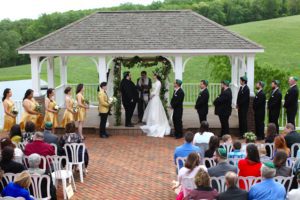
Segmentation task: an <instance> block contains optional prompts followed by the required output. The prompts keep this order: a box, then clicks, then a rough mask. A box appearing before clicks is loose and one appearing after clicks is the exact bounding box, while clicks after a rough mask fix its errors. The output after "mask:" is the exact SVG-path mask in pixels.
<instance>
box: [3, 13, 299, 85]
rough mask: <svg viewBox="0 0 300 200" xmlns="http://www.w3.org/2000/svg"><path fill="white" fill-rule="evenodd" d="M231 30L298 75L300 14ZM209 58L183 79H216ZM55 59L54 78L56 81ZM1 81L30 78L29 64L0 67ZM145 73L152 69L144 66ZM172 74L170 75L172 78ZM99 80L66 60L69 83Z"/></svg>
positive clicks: (79, 62) (263, 57) (82, 62)
mask: <svg viewBox="0 0 300 200" xmlns="http://www.w3.org/2000/svg"><path fill="white" fill-rule="evenodd" d="M228 28H229V29H230V30H232V31H234V32H237V33H239V34H241V35H242V36H245V37H247V38H249V39H251V40H253V41H255V42H257V43H259V44H261V45H262V46H263V47H264V48H265V53H260V54H258V55H257V56H256V59H257V60H259V62H269V63H271V64H273V65H275V66H276V67H280V68H286V70H291V72H292V73H294V74H295V75H298V76H300V37H299V36H300V15H298V16H292V17H284V18H278V19H272V20H266V21H258V22H251V23H245V24H240V25H234V26H229V27H228ZM207 60H208V57H194V58H192V59H191V60H190V61H189V62H188V64H187V66H186V69H185V72H184V78H183V79H184V82H186V83H187V82H189V83H195V82H199V80H201V79H208V80H209V82H219V81H220V80H213V79H212V78H211V77H210V74H211V70H210V69H209V68H207ZM58 64H59V63H58V60H56V61H55V81H56V85H57V84H58V83H59V68H58V66H59V65H58ZM141 70H142V69H132V70H131V71H132V74H133V79H134V80H136V78H137V77H138V74H139V71H141ZM0 71H1V73H0V81H5V80H18V79H29V78H30V77H31V75H30V66H29V65H22V66H16V67H9V68H1V69H0ZM147 71H148V72H151V71H153V69H147ZM41 77H42V79H44V80H47V73H46V66H45V65H44V66H43V68H42V72H41ZM173 77H174V75H173V74H172V75H171V77H170V78H171V80H173ZM97 80H98V75H97V70H96V66H95V64H94V63H93V62H92V61H91V60H90V59H89V58H87V57H70V58H69V60H68V82H69V83H79V82H82V83H96V82H97Z"/></svg>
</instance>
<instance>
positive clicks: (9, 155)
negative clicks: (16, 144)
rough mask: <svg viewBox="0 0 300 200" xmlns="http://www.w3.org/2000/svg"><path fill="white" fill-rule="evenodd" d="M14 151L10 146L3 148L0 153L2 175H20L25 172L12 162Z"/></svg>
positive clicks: (16, 163)
mask: <svg viewBox="0 0 300 200" xmlns="http://www.w3.org/2000/svg"><path fill="white" fill-rule="evenodd" d="M14 153H15V150H14V148H13V147H11V146H7V147H4V148H3V149H2V151H1V155H2V158H1V161H0V167H1V169H2V170H3V171H4V173H14V174H17V173H20V172H22V171H24V170H25V167H24V166H23V165H22V164H21V163H18V162H16V161H14V160H13V159H14Z"/></svg>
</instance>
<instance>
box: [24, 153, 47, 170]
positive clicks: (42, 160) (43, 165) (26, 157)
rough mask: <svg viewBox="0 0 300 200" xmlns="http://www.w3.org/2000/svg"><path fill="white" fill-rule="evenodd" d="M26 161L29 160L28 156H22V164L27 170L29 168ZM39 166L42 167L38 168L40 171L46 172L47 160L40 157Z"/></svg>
mask: <svg viewBox="0 0 300 200" xmlns="http://www.w3.org/2000/svg"><path fill="white" fill-rule="evenodd" d="M28 159H29V156H23V164H24V166H25V167H26V168H27V169H28V168H29V163H28ZM40 165H42V167H40V169H43V170H45V171H46V170H47V159H46V158H45V157H44V156H41V164H40Z"/></svg>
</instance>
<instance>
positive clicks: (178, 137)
mask: <svg viewBox="0 0 300 200" xmlns="http://www.w3.org/2000/svg"><path fill="white" fill-rule="evenodd" d="M181 138H183V137H182V136H176V137H175V139H176V140H178V139H181Z"/></svg>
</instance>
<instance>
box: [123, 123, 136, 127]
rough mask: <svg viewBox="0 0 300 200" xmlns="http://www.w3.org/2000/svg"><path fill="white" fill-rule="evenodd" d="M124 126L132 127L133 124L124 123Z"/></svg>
mask: <svg viewBox="0 0 300 200" xmlns="http://www.w3.org/2000/svg"><path fill="white" fill-rule="evenodd" d="M125 126H126V127H134V125H133V124H128V125H125Z"/></svg>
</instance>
